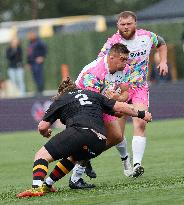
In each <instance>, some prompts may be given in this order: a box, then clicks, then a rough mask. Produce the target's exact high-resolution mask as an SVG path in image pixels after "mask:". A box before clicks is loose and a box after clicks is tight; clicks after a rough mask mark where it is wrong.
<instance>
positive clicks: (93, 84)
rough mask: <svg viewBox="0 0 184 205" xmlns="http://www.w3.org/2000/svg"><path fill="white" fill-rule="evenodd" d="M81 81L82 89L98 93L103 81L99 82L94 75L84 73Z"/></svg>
mask: <svg viewBox="0 0 184 205" xmlns="http://www.w3.org/2000/svg"><path fill="white" fill-rule="evenodd" d="M81 81H82V83H83V87H84V89H87V90H91V91H94V92H98V93H100V91H101V87H102V85H103V80H100V79H99V78H98V77H97V76H96V75H95V74H92V73H85V74H84V75H83V76H82V80H81Z"/></svg>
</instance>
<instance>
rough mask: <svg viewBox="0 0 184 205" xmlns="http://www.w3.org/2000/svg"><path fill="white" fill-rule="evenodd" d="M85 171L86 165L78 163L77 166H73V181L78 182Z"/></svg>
mask: <svg viewBox="0 0 184 205" xmlns="http://www.w3.org/2000/svg"><path fill="white" fill-rule="evenodd" d="M84 172H85V167H82V166H81V165H79V164H76V165H75V167H74V168H73V173H72V176H71V181H72V182H74V183H75V182H77V181H78V180H79V179H80V178H81V177H82V175H83V173H84Z"/></svg>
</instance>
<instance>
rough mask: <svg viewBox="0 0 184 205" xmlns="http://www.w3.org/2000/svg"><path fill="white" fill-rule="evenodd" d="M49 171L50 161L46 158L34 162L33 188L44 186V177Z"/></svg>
mask: <svg viewBox="0 0 184 205" xmlns="http://www.w3.org/2000/svg"><path fill="white" fill-rule="evenodd" d="M47 172H48V161H47V160H45V159H42V158H40V159H37V160H36V161H35V162H34V164H33V184H32V187H33V188H37V187H39V186H42V184H43V182H44V178H45V176H46V175H47Z"/></svg>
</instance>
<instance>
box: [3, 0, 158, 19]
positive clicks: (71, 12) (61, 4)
mask: <svg viewBox="0 0 184 205" xmlns="http://www.w3.org/2000/svg"><path fill="white" fill-rule="evenodd" d="M158 1H160V0H27V1H25V0H6V1H3V0H1V6H0V21H9V20H12V21H16V20H30V19H36V18H54V17H63V16H75V15H107V16H108V15H113V14H116V13H119V12H121V11H122V10H133V11H137V10H140V9H142V8H145V7H147V6H149V5H151V4H153V3H156V2H158Z"/></svg>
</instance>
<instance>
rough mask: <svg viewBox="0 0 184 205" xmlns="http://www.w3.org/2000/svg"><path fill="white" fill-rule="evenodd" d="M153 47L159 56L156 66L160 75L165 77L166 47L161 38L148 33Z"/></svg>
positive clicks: (166, 71)
mask: <svg viewBox="0 0 184 205" xmlns="http://www.w3.org/2000/svg"><path fill="white" fill-rule="evenodd" d="M150 34H151V40H152V43H153V47H156V48H157V51H158V52H159V56H160V63H159V65H158V67H157V68H158V69H159V73H160V75H166V74H167V73H168V66H167V45H166V42H165V40H164V38H163V37H161V36H159V35H156V34H155V33H152V32H150Z"/></svg>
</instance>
